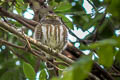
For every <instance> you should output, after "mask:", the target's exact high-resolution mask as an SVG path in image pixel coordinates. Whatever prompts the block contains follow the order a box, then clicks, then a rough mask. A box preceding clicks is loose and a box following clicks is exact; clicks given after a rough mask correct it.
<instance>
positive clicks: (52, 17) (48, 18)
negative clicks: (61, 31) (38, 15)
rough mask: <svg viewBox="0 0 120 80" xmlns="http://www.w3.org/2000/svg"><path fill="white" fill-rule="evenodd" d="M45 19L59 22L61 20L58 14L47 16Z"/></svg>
mask: <svg viewBox="0 0 120 80" xmlns="http://www.w3.org/2000/svg"><path fill="white" fill-rule="evenodd" d="M45 19H47V20H59V19H60V18H59V16H57V15H56V14H54V13H51V14H47V15H46V16H45Z"/></svg>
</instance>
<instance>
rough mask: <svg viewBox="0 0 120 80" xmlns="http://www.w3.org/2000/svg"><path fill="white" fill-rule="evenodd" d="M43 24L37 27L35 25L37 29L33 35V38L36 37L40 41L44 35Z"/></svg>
mask: <svg viewBox="0 0 120 80" xmlns="http://www.w3.org/2000/svg"><path fill="white" fill-rule="evenodd" d="M41 26H42V25H41V24H40V23H39V24H38V25H37V26H36V27H35V31H34V35H33V39H36V40H38V41H40V39H41V37H42V28H41Z"/></svg>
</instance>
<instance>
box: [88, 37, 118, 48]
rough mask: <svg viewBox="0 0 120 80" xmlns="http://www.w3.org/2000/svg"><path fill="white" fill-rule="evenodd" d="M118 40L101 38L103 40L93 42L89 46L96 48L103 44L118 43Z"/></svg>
mask: <svg viewBox="0 0 120 80" xmlns="http://www.w3.org/2000/svg"><path fill="white" fill-rule="evenodd" d="M117 44H118V42H117V41H116V40H115V39H105V40H101V41H98V42H96V43H92V44H90V45H89V48H90V49H95V48H97V47H101V46H104V45H113V46H114V45H117Z"/></svg>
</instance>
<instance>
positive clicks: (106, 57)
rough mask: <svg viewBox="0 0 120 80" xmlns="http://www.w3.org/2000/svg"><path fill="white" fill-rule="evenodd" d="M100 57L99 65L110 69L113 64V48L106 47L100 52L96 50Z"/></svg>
mask: <svg viewBox="0 0 120 80" xmlns="http://www.w3.org/2000/svg"><path fill="white" fill-rule="evenodd" d="M96 52H97V54H98V56H99V59H98V61H99V63H100V64H102V65H104V66H105V67H110V66H111V65H112V63H113V56H114V54H113V53H114V52H113V47H112V46H111V45H104V46H102V47H99V49H98V50H96Z"/></svg>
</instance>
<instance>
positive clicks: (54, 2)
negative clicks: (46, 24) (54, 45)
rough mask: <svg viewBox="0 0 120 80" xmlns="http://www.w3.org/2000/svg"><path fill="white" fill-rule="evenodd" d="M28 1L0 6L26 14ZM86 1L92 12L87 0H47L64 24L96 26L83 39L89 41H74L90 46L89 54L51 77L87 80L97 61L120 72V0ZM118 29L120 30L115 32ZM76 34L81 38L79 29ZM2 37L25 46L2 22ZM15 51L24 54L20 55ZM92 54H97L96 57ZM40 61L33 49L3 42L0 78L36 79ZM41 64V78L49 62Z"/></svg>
mask: <svg viewBox="0 0 120 80" xmlns="http://www.w3.org/2000/svg"><path fill="white" fill-rule="evenodd" d="M28 1H29V0H0V9H1V7H3V8H4V9H5V10H7V11H8V12H13V13H16V14H18V15H20V16H23V14H24V13H25V12H27V10H32V8H31V6H30V3H29V2H28ZM87 1H88V3H89V4H90V5H91V6H92V7H93V8H92V12H91V13H87V11H86V9H85V8H84V6H83V3H84V0H49V2H48V3H49V5H50V7H52V9H53V11H54V12H55V13H56V14H57V15H58V16H60V17H61V18H62V20H63V22H64V23H65V25H66V26H67V27H68V28H70V29H71V30H74V27H76V28H77V29H81V30H82V31H83V32H84V31H88V30H89V29H90V28H91V27H94V30H93V31H92V32H90V31H88V33H89V34H88V35H86V36H85V37H84V38H83V39H80V40H83V41H84V40H85V41H86V44H84V43H82V42H79V40H77V41H75V42H73V43H74V44H76V43H79V44H80V46H79V47H78V49H79V50H80V51H84V50H86V51H87V50H89V51H90V52H89V54H90V55H87V56H82V57H80V59H78V60H77V61H76V62H75V63H74V64H72V65H71V66H70V67H66V66H62V67H64V70H65V71H61V72H59V73H60V77H55V78H53V79H52V80H78V79H79V80H84V79H86V78H88V76H89V72H90V71H91V70H92V63H93V62H94V61H96V62H97V63H99V64H100V65H102V66H103V68H105V69H106V70H107V71H108V72H109V73H112V72H111V71H110V70H111V69H112V68H111V67H115V68H116V69H117V70H118V72H120V37H119V36H120V8H119V5H120V0H103V1H102V0H87ZM88 8H89V7H88ZM4 14H5V13H4ZM30 14H31V13H30ZM5 15H7V14H5ZM5 15H3V14H2V12H0V20H3V21H5V22H7V23H8V24H10V25H11V26H13V27H16V28H17V29H18V28H21V27H23V25H24V24H21V23H19V22H18V21H17V20H15V19H13V18H12V17H6V16H5ZM66 15H67V16H69V18H70V19H71V20H70V19H69V18H68V17H66ZM26 16H27V15H26ZM28 30H29V29H27V30H26V31H25V33H26V34H28ZM117 31H118V33H116V32H117ZM70 34H72V32H70ZM76 35H77V37H78V38H79V36H81V34H80V33H78V34H76ZM73 36H74V35H73ZM74 37H75V36H74ZM0 40H6V41H7V42H10V43H13V44H15V45H19V46H25V42H24V41H21V39H19V38H16V36H15V35H13V34H11V33H10V32H6V30H4V29H3V28H2V25H0ZM87 41H88V42H87ZM89 41H90V42H89ZM16 54H19V55H20V56H23V57H24V58H20V57H19V56H16ZM94 55H96V56H94ZM91 56H92V57H93V56H94V59H93V58H92V57H91ZM58 61H59V60H58ZM60 61H61V60H60ZM17 62H19V64H17ZM37 62H38V59H37V57H35V56H34V55H32V54H31V53H30V52H26V51H25V50H20V49H17V48H13V47H12V48H11V47H9V46H7V45H4V44H3V43H1V42H0V80H25V79H27V78H28V79H29V80H35V78H36V73H35V69H36V65H37V64H36V63H37ZM39 64H40V66H39V68H38V72H40V75H39V80H47V78H48V75H49V74H48V73H47V69H46V65H45V64H44V63H42V62H39ZM59 68H61V67H59ZM61 76H62V78H61ZM114 79H115V80H119V79H120V76H118V77H114Z"/></svg>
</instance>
